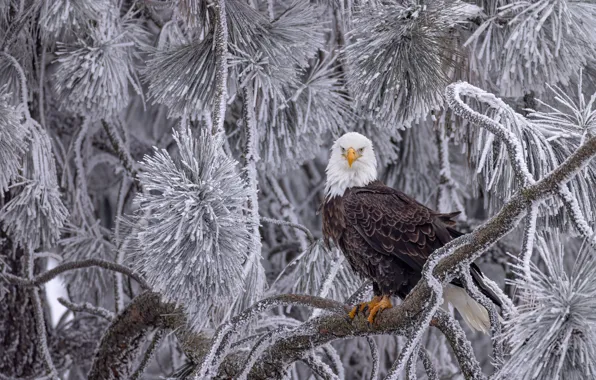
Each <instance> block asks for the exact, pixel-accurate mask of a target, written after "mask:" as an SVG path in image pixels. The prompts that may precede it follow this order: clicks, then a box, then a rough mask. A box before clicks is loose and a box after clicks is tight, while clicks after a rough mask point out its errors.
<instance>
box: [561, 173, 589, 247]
mask: <svg viewBox="0 0 596 380" xmlns="http://www.w3.org/2000/svg"><path fill="white" fill-rule="evenodd" d="M559 197H560V198H561V200H562V201H563V204H564V205H565V209H566V210H567V213H568V214H569V217H570V218H571V222H572V223H573V225H574V226H575V229H576V230H577V231H578V232H579V233H580V235H581V236H582V237H583V238H584V239H586V240H587V241H588V243H589V244H590V246H592V247H593V248H596V234H595V233H594V230H593V229H592V227H590V225H589V224H588V222H587V220H586V218H585V217H584V215H583V213H582V211H581V209H580V207H579V205H578V203H577V199H576V198H575V196H573V194H572V193H571V191H569V188H568V187H567V185H561V186H560V188H559Z"/></svg>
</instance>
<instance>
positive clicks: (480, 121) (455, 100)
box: [445, 82, 535, 187]
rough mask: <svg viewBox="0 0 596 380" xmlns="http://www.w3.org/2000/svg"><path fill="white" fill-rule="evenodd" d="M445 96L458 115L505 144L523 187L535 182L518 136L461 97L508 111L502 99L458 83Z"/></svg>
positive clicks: (467, 84)
mask: <svg viewBox="0 0 596 380" xmlns="http://www.w3.org/2000/svg"><path fill="white" fill-rule="evenodd" d="M445 95H446V97H447V104H448V105H449V108H451V109H452V110H453V112H454V113H455V114H456V115H459V116H462V117H463V118H465V119H467V120H468V121H470V122H471V123H473V124H476V125H479V126H480V127H482V128H484V129H486V130H487V131H489V132H490V133H492V134H493V135H495V137H497V138H498V139H500V140H501V141H503V142H504V143H505V146H506V148H507V154H508V155H509V157H510V161H511V165H512V166H513V169H514V171H515V175H516V177H517V179H518V180H519V182H520V184H521V185H522V187H526V186H527V185H529V184H532V183H534V182H535V181H534V177H532V174H531V173H530V171H529V170H528V165H527V163H526V160H525V158H524V153H523V152H524V150H523V147H522V145H521V143H520V141H519V140H518V138H517V136H515V134H514V133H513V132H511V131H510V130H508V129H506V128H504V127H503V126H502V125H501V124H499V123H497V122H496V121H494V120H493V119H491V118H490V117H488V116H486V115H483V114H480V113H478V112H475V111H474V110H472V109H471V108H470V106H468V105H467V104H466V103H464V102H463V100H462V99H461V96H462V95H468V96H472V97H475V98H476V99H479V100H483V99H484V100H489V101H490V102H491V103H494V104H496V105H498V106H499V107H500V108H502V109H508V108H509V107H508V106H507V105H506V104H505V103H504V102H503V101H502V100H501V99H499V98H497V97H496V96H494V95H493V94H490V93H488V92H486V91H483V90H481V89H479V88H477V87H474V86H471V85H470V84H469V83H466V82H458V83H454V84H451V85H449V86H447V90H446V91H445Z"/></svg>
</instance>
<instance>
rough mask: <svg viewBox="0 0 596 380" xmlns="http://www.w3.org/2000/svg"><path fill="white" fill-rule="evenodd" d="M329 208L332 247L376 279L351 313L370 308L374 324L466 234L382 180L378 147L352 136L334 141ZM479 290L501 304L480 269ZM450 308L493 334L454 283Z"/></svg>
mask: <svg viewBox="0 0 596 380" xmlns="http://www.w3.org/2000/svg"><path fill="white" fill-rule="evenodd" d="M325 193H326V195H325V201H324V204H323V206H322V207H323V209H322V214H323V236H324V239H325V243H326V244H327V246H329V244H330V241H333V242H334V243H335V245H336V246H338V247H339V248H340V250H341V251H342V252H343V254H344V255H345V257H346V259H347V261H348V263H349V264H350V266H351V267H352V269H353V270H354V271H355V272H356V273H358V274H360V275H361V276H362V277H364V278H367V279H370V280H372V282H373V292H374V296H375V297H374V298H373V300H372V301H370V302H366V303H363V304H360V305H358V306H356V307H355V308H354V309H353V310H352V311H351V312H350V318H352V319H353V318H354V317H355V316H356V314H357V313H358V312H359V311H362V310H368V321H369V322H370V323H373V322H374V319H375V315H376V314H377V313H378V312H380V311H382V310H384V309H387V308H390V307H392V304H391V300H390V297H391V296H398V297H400V298H405V297H406V295H407V294H408V293H409V292H410V291H411V290H412V289H413V288H414V286H415V285H416V283H418V281H419V280H420V278H421V273H422V267H423V266H424V263H425V262H426V260H427V258H428V257H429V256H430V254H431V253H432V252H433V251H434V250H435V249H437V248H440V247H442V246H443V245H445V244H447V242H449V241H450V240H452V239H454V238H456V237H458V236H461V235H462V233H460V232H458V231H457V230H456V229H454V227H455V221H454V220H453V218H454V217H455V216H457V214H459V213H458V212H455V213H448V214H443V213H439V212H436V211H433V210H431V209H430V208H428V207H426V206H424V205H422V204H420V203H418V202H417V201H416V200H415V199H413V198H411V197H409V196H408V195H406V194H404V193H402V192H400V191H398V190H395V189H393V188H391V187H389V186H386V185H385V184H383V183H382V182H381V181H378V180H377V161H376V157H375V152H374V149H373V145H372V142H371V141H370V140H369V139H368V138H366V137H365V136H363V135H361V134H359V133H355V132H350V133H346V134H345V135H343V136H342V137H340V138H339V139H337V140H336V141H335V143H334V144H333V147H332V148H331V157H330V159H329V164H328V166H327V183H326V187H325ZM470 271H471V275H472V278H473V280H474V282H475V283H476V285H477V286H478V287H479V288H480V290H481V291H482V292H483V293H484V294H485V295H486V296H487V297H488V298H489V299H491V300H492V302H494V303H495V304H496V305H498V306H501V303H500V301H499V298H498V297H497V296H496V295H495V294H494V293H493V292H492V291H491V290H490V289H489V288H488V287H487V286H486V285H485V284H484V281H483V279H484V275H483V274H482V273H481V272H480V269H479V268H478V267H477V266H476V265H475V264H472V265H471V266H470ZM443 295H444V302H445V303H444V306H445V304H446V303H451V304H452V305H453V306H454V307H455V309H456V310H458V312H459V313H460V314H461V315H462V317H463V319H464V320H465V321H466V323H467V324H468V325H469V326H470V327H471V328H472V329H474V330H479V331H483V332H485V333H486V332H487V331H488V330H489V328H490V322H489V317H488V312H487V311H486V309H485V308H484V307H483V306H481V305H480V304H478V303H477V302H476V301H475V300H474V299H472V297H470V296H469V295H468V294H467V292H466V291H465V289H464V288H463V286H462V283H461V282H460V281H459V280H458V279H455V280H453V281H452V282H451V284H448V285H447V286H446V287H445V291H444V292H443Z"/></svg>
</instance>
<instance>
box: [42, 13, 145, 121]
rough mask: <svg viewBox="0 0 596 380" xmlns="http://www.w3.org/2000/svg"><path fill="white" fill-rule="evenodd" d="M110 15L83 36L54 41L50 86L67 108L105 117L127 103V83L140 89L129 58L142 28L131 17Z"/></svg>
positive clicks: (140, 38)
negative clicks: (53, 70) (52, 75)
mask: <svg viewBox="0 0 596 380" xmlns="http://www.w3.org/2000/svg"><path fill="white" fill-rule="evenodd" d="M110 17H111V16H110V15H109V14H108V15H104V18H103V19H102V20H101V21H100V22H98V25H97V26H96V27H91V28H90V30H89V31H88V32H87V33H86V34H85V37H78V38H77V40H76V41H74V42H72V43H58V49H57V51H56V55H57V56H58V59H57V63H58V68H57V70H56V72H55V74H54V77H53V79H54V89H55V90H56V92H57V93H58V95H59V97H60V100H61V105H62V107H64V108H66V109H68V110H71V111H73V112H80V113H87V114H88V115H92V116H96V117H109V116H111V115H114V114H115V113H117V112H118V111H120V110H122V109H123V108H124V107H125V106H126V105H127V104H128V102H129V99H130V94H129V84H130V85H132V86H133V87H134V88H135V90H136V91H137V92H138V93H140V92H141V90H140V84H139V82H138V80H137V79H136V77H135V68H134V65H133V63H134V62H133V61H134V58H135V56H136V53H135V50H134V49H135V48H139V47H141V45H143V44H144V41H145V38H146V35H145V31H144V30H143V29H142V28H141V27H140V26H139V24H138V23H137V22H136V21H134V20H121V19H111V18H110Z"/></svg>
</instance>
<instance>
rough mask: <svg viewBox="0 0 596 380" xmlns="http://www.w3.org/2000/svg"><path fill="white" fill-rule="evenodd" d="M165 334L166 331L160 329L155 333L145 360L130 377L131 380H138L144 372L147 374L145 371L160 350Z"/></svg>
mask: <svg viewBox="0 0 596 380" xmlns="http://www.w3.org/2000/svg"><path fill="white" fill-rule="evenodd" d="M164 332H165V331H164V330H162V329H159V330H157V331H156V332H155V335H154V336H153V339H152V340H151V344H149V347H148V348H147V352H145V356H143V360H141V363H140V364H139V367H138V368H137V370H136V371H135V373H133V374H132V376H131V377H130V379H131V380H137V379H140V378H141V376H142V375H143V372H145V369H146V368H147V366H148V365H149V362H150V361H151V358H152V357H153V354H155V352H156V351H157V349H158V348H159V343H160V342H161V339H162V338H163V336H164Z"/></svg>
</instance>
